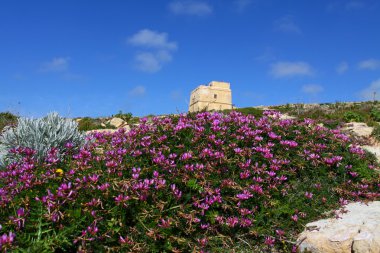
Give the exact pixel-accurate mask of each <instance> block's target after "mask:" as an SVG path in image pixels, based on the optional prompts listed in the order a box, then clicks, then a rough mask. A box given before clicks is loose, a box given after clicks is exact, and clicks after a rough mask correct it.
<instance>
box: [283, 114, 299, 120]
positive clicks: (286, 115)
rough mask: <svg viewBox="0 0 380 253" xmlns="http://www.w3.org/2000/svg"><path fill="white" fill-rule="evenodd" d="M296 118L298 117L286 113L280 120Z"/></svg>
mask: <svg viewBox="0 0 380 253" xmlns="http://www.w3.org/2000/svg"><path fill="white" fill-rule="evenodd" d="M296 118H297V117H294V116H290V115H288V114H286V113H284V114H281V116H280V119H296Z"/></svg>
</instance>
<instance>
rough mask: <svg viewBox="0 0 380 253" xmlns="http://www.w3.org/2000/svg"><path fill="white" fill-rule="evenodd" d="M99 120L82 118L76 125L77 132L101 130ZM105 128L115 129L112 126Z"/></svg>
mask: <svg viewBox="0 0 380 253" xmlns="http://www.w3.org/2000/svg"><path fill="white" fill-rule="evenodd" d="M103 128H105V127H103V126H102V125H101V123H100V121H99V120H96V119H92V118H90V117H85V118H82V119H81V120H80V121H79V123H78V129H79V131H90V130H95V129H103ZM106 128H115V127H113V126H106Z"/></svg>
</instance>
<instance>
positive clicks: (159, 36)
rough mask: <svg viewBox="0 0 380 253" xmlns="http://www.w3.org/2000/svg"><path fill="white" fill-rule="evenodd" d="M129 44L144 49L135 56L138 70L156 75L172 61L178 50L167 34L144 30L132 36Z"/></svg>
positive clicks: (175, 43)
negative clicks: (173, 54) (155, 73)
mask: <svg viewBox="0 0 380 253" xmlns="http://www.w3.org/2000/svg"><path fill="white" fill-rule="evenodd" d="M128 43H129V44H131V45H133V46H136V47H139V48H142V49H143V50H144V51H140V52H138V53H136V55H135V65H136V67H137V69H139V70H141V71H144V72H149V73H154V72H157V71H159V70H160V69H161V68H162V67H163V65H164V64H165V63H168V62H170V61H172V59H173V56H172V53H173V51H175V50H177V48H178V46H177V42H175V41H169V39H168V34H167V33H159V32H156V31H152V30H149V29H143V30H140V31H139V32H137V33H136V34H134V35H133V36H131V37H130V38H129V39H128Z"/></svg>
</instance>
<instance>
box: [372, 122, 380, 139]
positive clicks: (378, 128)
mask: <svg viewBox="0 0 380 253" xmlns="http://www.w3.org/2000/svg"><path fill="white" fill-rule="evenodd" d="M371 136H372V137H374V138H375V139H376V140H378V141H380V125H379V124H377V125H375V126H374V127H373V131H372V134H371Z"/></svg>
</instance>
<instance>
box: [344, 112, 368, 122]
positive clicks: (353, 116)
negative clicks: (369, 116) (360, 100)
mask: <svg viewBox="0 0 380 253" xmlns="http://www.w3.org/2000/svg"><path fill="white" fill-rule="evenodd" d="M343 118H344V120H345V121H346V122H361V121H363V117H362V115H360V114H359V113H357V112H353V111H348V112H345V113H344V116H343Z"/></svg>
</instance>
